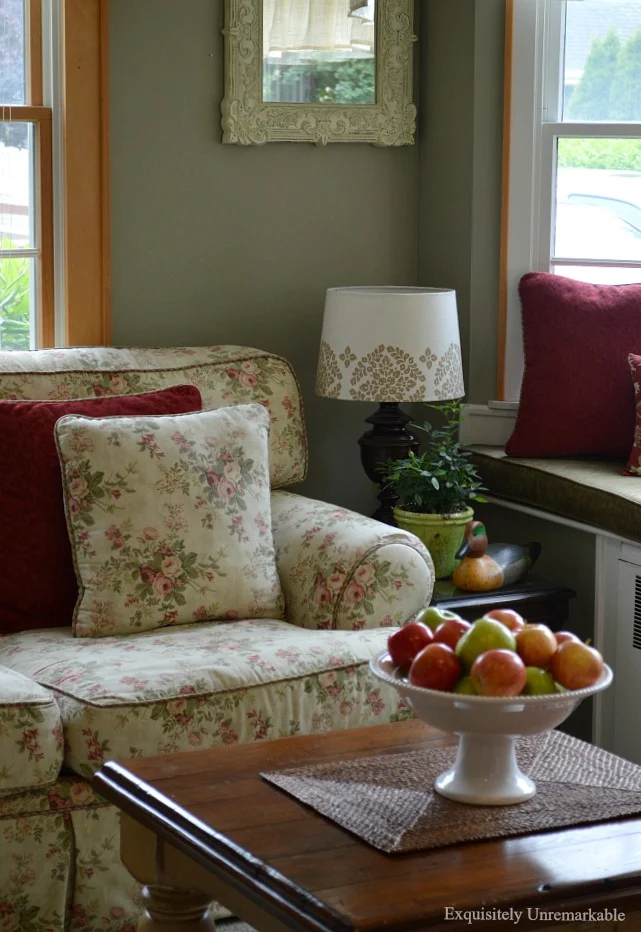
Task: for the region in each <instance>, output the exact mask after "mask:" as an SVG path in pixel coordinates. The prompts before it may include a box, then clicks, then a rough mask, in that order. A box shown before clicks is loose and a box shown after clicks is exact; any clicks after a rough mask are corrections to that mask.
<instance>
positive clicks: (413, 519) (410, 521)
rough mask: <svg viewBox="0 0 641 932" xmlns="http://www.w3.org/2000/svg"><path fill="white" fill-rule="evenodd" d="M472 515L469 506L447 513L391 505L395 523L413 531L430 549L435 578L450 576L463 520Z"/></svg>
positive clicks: (463, 528) (463, 533)
mask: <svg viewBox="0 0 641 932" xmlns="http://www.w3.org/2000/svg"><path fill="white" fill-rule="evenodd" d="M473 516H474V512H473V510H472V509H471V508H466V509H465V511H459V512H455V513H454V514H451V515H421V514H416V513H415V512H413V511H404V510H403V509H402V508H395V509H394V517H395V518H396V523H397V524H398V526H399V527H400V528H402V529H403V530H404V531H410V532H411V533H412V534H416V536H417V537H418V538H420V540H422V541H423V543H424V544H425V546H426V547H427V549H428V550H429V552H430V553H431V555H432V560H433V561H434V570H435V572H436V578H437V579H445V578H446V577H448V576H451V575H452V573H453V572H454V570H455V569H456V567H457V565H458V562H459V561H458V560H457V559H456V551H457V550H458V549H459V547H460V546H461V544H462V543H463V538H464V537H465V528H466V526H467V522H468V521H471V520H472V518H473Z"/></svg>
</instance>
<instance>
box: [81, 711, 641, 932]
mask: <svg viewBox="0 0 641 932" xmlns="http://www.w3.org/2000/svg"><path fill="white" fill-rule="evenodd" d="M452 741H453V739H452V737H451V736H444V735H443V734H441V733H440V732H437V731H435V730H433V729H430V728H428V727H427V726H426V725H424V724H423V723H421V722H416V721H413V722H407V723H402V724H396V725H381V726H374V727H370V728H361V729H358V730H352V731H339V732H333V733H331V734H326V735H317V736H311V737H296V738H283V739H280V740H277V741H265V742H260V743H256V744H246V745H239V746H234V747H227V748H214V749H210V750H207V751H195V752H191V751H190V752H186V753H180V754H170V755H167V756H164V757H156V758H147V759H142V760H132V761H128V762H127V764H126V766H123V765H120V764H117V763H113V762H107V763H106V764H105V765H104V766H103V768H102V769H101V770H100V771H99V772H98V774H96V777H95V779H94V784H95V787H96V789H97V790H98V791H99V792H100V793H102V794H103V795H104V796H105V797H107V799H109V800H111V801H112V802H113V803H115V804H116V805H117V806H119V807H120V808H121V810H122V812H123V817H122V822H121V852H122V858H123V861H124V863H125V865H126V866H127V868H128V869H129V870H130V872H131V873H132V874H133V875H134V877H136V879H137V880H138V881H139V882H140V883H141V884H143V885H145V889H144V891H143V892H144V896H145V899H146V904H147V915H146V918H143V919H142V920H141V922H140V925H139V930H141V932H142V930H145V932H152V930H163V932H178V930H184V932H196V930H199V932H208V930H212V929H213V928H214V923H213V921H212V920H211V919H210V918H209V916H208V913H207V905H208V903H209V902H210V900H214V899H215V900H217V901H219V902H220V903H222V904H223V905H225V906H226V907H227V908H228V909H230V910H231V911H232V913H233V914H234V915H236V916H238V917H240V918H242V919H244V920H246V921H247V922H249V923H250V924H251V925H253V926H254V927H256V928H257V929H259V930H261V932H263V930H284V929H298V930H306V932H312V930H313V932H348V930H349V932H353V930H359V932H382V930H386V932H388V930H389V932H401V930H419V929H430V930H442V932H457V930H463V929H465V930H467V932H469V930H470V929H483V930H486V932H491V930H493V929H497V930H498V929H500V930H503V932H505V930H507V929H509V928H514V929H518V930H519V932H520V930H522V929H539V928H541V929H542V928H546V929H568V930H570V929H574V930H580V929H582V928H584V927H585V928H586V929H592V928H593V926H590V925H589V923H588V921H587V920H588V919H589V910H592V913H593V916H594V914H595V913H599V912H602V911H603V910H606V909H607V910H610V914H611V916H613V914H614V911H618V912H619V914H621V913H625V922H624V923H623V924H621V922H619V924H618V925H617V924H616V922H612V923H610V922H606V923H605V924H604V925H603V927H602V926H601V925H599V926H598V928H599V930H600V932H601V929H602V928H603V930H606V929H612V930H614V929H619V930H621V932H625V930H628V929H629V932H635V930H639V929H641V912H636V913H635V914H634V911H636V910H641V819H639V818H633V819H623V820H619V821H615V822H607V823H601V824H595V825H588V826H583V827H574V828H571V829H565V830H557V831H553V832H549V833H544V834H537V835H526V836H522V837H519V838H509V839H500V840H494V841H487V842H474V843H472V844H465V845H453V846H451V847H448V848H441V849H438V850H433V851H426V852H417V853H412V854H404V855H386V854H382V853H381V852H379V851H377V850H375V849H374V848H371V847H369V846H368V845H366V844H365V843H363V842H361V841H359V839H358V838H356V837H355V836H353V835H351V834H350V833H349V832H346V831H344V830H343V829H341V828H339V827H338V826H337V825H335V824H334V823H332V822H330V821H329V820H327V819H325V818H323V817H322V816H320V815H317V814H316V813H315V812H314V811H313V810H311V809H309V808H308V807H306V806H304V805H302V804H301V803H299V802H297V801H296V800H295V799H293V798H292V797H290V796H289V795H287V794H286V793H284V792H282V791H280V790H279V789H277V788H276V787H275V786H273V785H271V784H269V783H267V782H266V781H264V780H262V779H261V777H260V776H259V773H260V771H264V770H277V769H281V768H285V767H295V766H302V765H304V764H311V763H316V762H318V763H320V762H329V761H335V760H337V759H340V760H346V759H353V758H357V757H362V756H368V755H381V754H394V753H397V752H401V751H408V750H411V749H414V748H424V747H427V746H433V747H441V746H444V745H446V744H450V743H452ZM510 910H512V912H510ZM537 910H538V912H537ZM466 911H472V917H473V916H474V912H473V911H477V915H476V918H470V917H469V915H468V916H466V915H464V914H465V913H466ZM493 911H495V912H493ZM519 911H520V912H521V916H520V918H519V917H518V916H517V912H519ZM562 912H565V913H566V914H567V913H573V914H575V915H574V916H572V917H570V921H568V918H569V917H568V916H567V915H566V916H565V917H561V916H559V915H557V916H556V917H555V916H554V915H553V914H555V913H557V914H559V913H562ZM542 913H543V914H544V915H543V916H542ZM579 913H580V914H584V915H583V918H582V919H577V916H576V914H579ZM542 918H543V919H545V920H548V921H542ZM620 919H621V916H620V915H619V920H620ZM517 920H518V921H517ZM584 920H585V925H584V924H583V921H584Z"/></svg>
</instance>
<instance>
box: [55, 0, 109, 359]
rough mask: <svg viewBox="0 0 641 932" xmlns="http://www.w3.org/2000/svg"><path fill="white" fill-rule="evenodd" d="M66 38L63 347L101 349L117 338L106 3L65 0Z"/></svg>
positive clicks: (94, 0)
mask: <svg viewBox="0 0 641 932" xmlns="http://www.w3.org/2000/svg"><path fill="white" fill-rule="evenodd" d="M63 37H64V75H63V112H62V119H63V148H64V169H63V189H64V192H65V204H64V231H65V233H64V238H65V258H64V268H65V292H66V308H65V311H66V313H65V333H64V336H63V342H64V343H65V344H67V345H75V346H95V345H102V344H107V343H109V342H110V340H111V326H110V303H111V302H110V298H111V295H110V229H109V227H110V224H109V81H108V78H109V43H108V38H109V3H108V0H64V6H63Z"/></svg>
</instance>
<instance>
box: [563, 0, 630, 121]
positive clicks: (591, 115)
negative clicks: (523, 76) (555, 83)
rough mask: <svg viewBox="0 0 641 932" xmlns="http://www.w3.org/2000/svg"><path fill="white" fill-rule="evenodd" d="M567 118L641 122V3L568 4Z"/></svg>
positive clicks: (596, 0) (593, 1) (588, 0)
mask: <svg viewBox="0 0 641 932" xmlns="http://www.w3.org/2000/svg"><path fill="white" fill-rule="evenodd" d="M563 101H564V107H563V119H564V120H583V121H592V120H597V121H599V120H600V121H604V120H605V121H612V122H617V121H621V120H625V121H628V120H641V3H639V0H584V2H582V3H576V2H573V0H570V2H568V3H567V5H566V29H565V65H564V82H563Z"/></svg>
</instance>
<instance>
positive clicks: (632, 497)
mask: <svg viewBox="0 0 641 932" xmlns="http://www.w3.org/2000/svg"><path fill="white" fill-rule="evenodd" d="M470 449H471V450H472V451H473V457H472V459H473V462H474V463H475V465H476V466H477V467H478V469H479V472H480V474H481V476H482V477H483V483H484V485H486V486H487V488H488V490H489V493H488V494H489V495H491V496H494V497H496V498H504V499H507V500H509V501H513V502H519V503H521V504H524V505H529V506H530V507H532V508H539V509H541V510H542V511H549V512H553V513H554V514H557V515H562V516H563V517H565V518H571V519H572V520H573V521H579V522H580V523H582V524H587V525H591V526H592V527H598V528H600V529H602V530H604V531H609V532H610V533H612V534H616V535H617V536H618V537H624V538H627V539H629V540H633V541H641V480H640V479H639V477H636V476H624V475H622V469H623V465H624V464H623V462H621V461H612V460H597V459H581V458H578V457H577V458H567V459H556V458H554V459H538V458H537V459H531V458H527V457H516V456H507V455H506V454H505V453H504V452H503V450H502V449H501V447H491V446H472V447H470Z"/></svg>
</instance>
